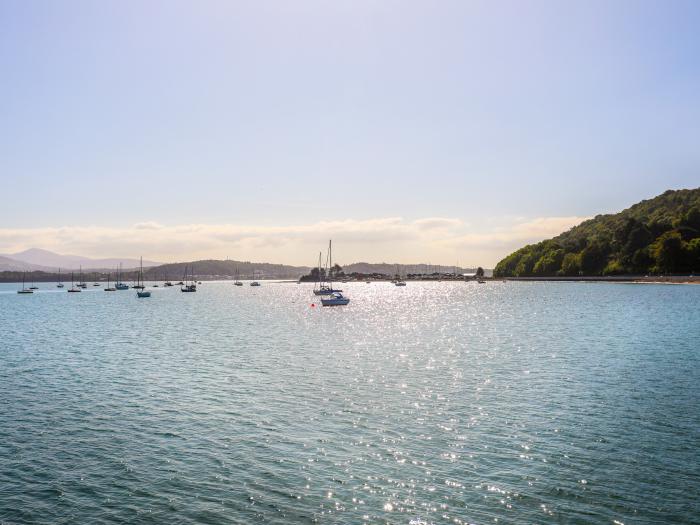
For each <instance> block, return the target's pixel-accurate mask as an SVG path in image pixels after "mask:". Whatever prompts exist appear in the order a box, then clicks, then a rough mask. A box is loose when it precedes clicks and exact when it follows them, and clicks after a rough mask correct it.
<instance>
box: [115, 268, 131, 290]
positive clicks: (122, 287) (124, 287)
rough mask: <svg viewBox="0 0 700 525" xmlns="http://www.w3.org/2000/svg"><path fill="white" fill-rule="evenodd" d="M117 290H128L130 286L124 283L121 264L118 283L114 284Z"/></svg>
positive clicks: (118, 271)
mask: <svg viewBox="0 0 700 525" xmlns="http://www.w3.org/2000/svg"><path fill="white" fill-rule="evenodd" d="M114 287H115V288H116V289H117V290H128V289H129V285H128V284H124V283H123V282H122V263H119V269H118V270H117V282H116V283H115V284H114Z"/></svg>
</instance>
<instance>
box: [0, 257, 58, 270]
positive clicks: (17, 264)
mask: <svg viewBox="0 0 700 525" xmlns="http://www.w3.org/2000/svg"><path fill="white" fill-rule="evenodd" d="M34 270H39V271H42V270H47V268H46V267H45V266H40V265H37V264H29V263H25V262H22V261H18V260H16V259H10V258H9V257H4V256H2V255H0V272H32V271H34Z"/></svg>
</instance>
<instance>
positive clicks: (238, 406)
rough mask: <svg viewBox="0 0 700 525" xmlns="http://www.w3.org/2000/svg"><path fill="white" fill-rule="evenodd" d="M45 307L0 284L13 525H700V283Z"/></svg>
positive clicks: (3, 457)
mask: <svg viewBox="0 0 700 525" xmlns="http://www.w3.org/2000/svg"><path fill="white" fill-rule="evenodd" d="M40 286H41V287H42V288H46V289H47V291H40V293H35V294H34V295H29V296H22V295H17V294H16V293H14V292H15V290H16V286H14V285H0V329H1V330H0V337H1V340H0V359H1V360H0V523H2V524H3V525H4V524H19V523H41V524H44V523H45V524H62V523H66V524H67V523H94V524H99V523H153V524H161V523H162V524H166V523H167V524H171V523H173V524H195V523H197V524H203V523H211V524H228V523H279V524H283V523H314V522H316V523H333V524H341V523H342V524H346V523H396V524H409V523H413V524H447V523H450V524H460V523H476V524H485V523H494V522H496V521H497V522H498V523H625V524H631V523H635V524H636V523H698V522H699V520H700V518H699V516H700V501H699V495H700V453H699V452H698V450H699V449H700V386H699V385H700V366H699V365H700V286H668V285H667V286H663V285H621V284H578V283H487V284H483V285H478V284H466V283H409V284H408V286H407V287H405V288H396V287H394V286H391V285H390V284H387V283H373V284H370V285H367V284H364V283H352V284H346V285H344V288H345V290H346V291H347V292H348V295H349V296H351V297H352V302H351V303H350V305H349V306H348V307H344V308H334V309H322V308H319V307H316V308H312V307H311V306H310V304H311V303H312V302H316V301H317V300H318V299H317V298H313V297H312V296H311V292H310V288H309V287H308V286H307V285H296V284H286V283H269V282H265V283H263V286H261V287H260V288H257V289H256V288H251V287H249V286H244V287H234V286H232V284H231V283H204V284H203V285H201V286H200V289H199V291H198V292H197V293H196V294H183V293H180V291H179V289H178V288H177V287H174V288H170V289H163V288H160V289H155V290H154V291H153V296H152V297H151V298H150V299H137V298H136V297H135V295H136V294H135V293H134V292H133V291H131V290H130V291H128V292H113V293H105V292H103V291H101V289H89V290H88V291H85V292H83V293H80V294H69V293H66V292H58V291H56V290H55V288H53V289H52V288H51V287H50V286H48V285H44V284H42V285H40ZM2 291H5V292H6V293H1V292H2Z"/></svg>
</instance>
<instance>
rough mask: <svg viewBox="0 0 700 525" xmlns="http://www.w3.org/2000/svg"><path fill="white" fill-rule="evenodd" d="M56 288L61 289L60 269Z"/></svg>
mask: <svg viewBox="0 0 700 525" xmlns="http://www.w3.org/2000/svg"><path fill="white" fill-rule="evenodd" d="M56 288H63V283H62V282H61V269H60V268H59V269H58V284H57V285H56Z"/></svg>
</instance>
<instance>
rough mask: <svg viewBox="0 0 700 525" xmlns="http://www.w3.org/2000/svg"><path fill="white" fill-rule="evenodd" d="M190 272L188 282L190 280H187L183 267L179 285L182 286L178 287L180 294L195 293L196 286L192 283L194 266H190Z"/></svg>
mask: <svg viewBox="0 0 700 525" xmlns="http://www.w3.org/2000/svg"><path fill="white" fill-rule="evenodd" d="M191 272H192V279H191V280H190V279H188V275H187V265H185V275H184V277H183V279H182V281H180V283H181V284H182V286H180V291H181V292H196V291H197V284H196V283H195V281H194V265H192V268H191Z"/></svg>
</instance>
